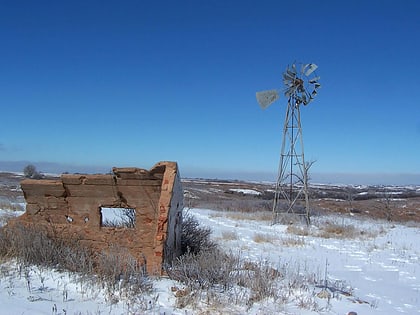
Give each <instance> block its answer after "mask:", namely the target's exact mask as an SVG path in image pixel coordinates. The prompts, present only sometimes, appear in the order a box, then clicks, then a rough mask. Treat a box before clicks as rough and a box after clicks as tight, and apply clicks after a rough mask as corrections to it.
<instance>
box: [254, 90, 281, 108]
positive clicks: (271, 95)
mask: <svg viewBox="0 0 420 315" xmlns="http://www.w3.org/2000/svg"><path fill="white" fill-rule="evenodd" d="M256 97H257V101H258V104H260V106H261V108H262V109H266V108H267V107H268V106H270V105H271V104H272V103H274V102H275V101H276V100H278V98H279V97H280V96H279V93H278V92H277V90H267V91H261V92H257V93H256Z"/></svg>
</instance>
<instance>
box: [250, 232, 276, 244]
mask: <svg viewBox="0 0 420 315" xmlns="http://www.w3.org/2000/svg"><path fill="white" fill-rule="evenodd" d="M253 240H254V242H255V243H274V242H275V240H276V238H275V237H274V236H273V235H270V234H264V233H255V234H254V238H253Z"/></svg>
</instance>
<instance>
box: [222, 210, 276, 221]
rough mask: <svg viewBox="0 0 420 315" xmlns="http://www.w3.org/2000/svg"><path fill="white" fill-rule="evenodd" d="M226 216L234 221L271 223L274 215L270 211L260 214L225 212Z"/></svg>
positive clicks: (260, 212)
mask: <svg viewBox="0 0 420 315" xmlns="http://www.w3.org/2000/svg"><path fill="white" fill-rule="evenodd" d="M224 216H225V217H226V218H229V219H232V220H250V221H271V220H272V219H273V214H272V213H271V212H269V211H258V212H230V211H229V212H225V213H224Z"/></svg>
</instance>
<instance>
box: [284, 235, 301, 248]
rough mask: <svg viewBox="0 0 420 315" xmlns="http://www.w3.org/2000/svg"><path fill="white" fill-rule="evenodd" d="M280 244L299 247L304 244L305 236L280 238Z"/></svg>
mask: <svg viewBox="0 0 420 315" xmlns="http://www.w3.org/2000/svg"><path fill="white" fill-rule="evenodd" d="M281 244H282V245H283V246H286V247H299V246H304V245H305V238H304V237H303V236H302V237H286V238H282V239H281Z"/></svg>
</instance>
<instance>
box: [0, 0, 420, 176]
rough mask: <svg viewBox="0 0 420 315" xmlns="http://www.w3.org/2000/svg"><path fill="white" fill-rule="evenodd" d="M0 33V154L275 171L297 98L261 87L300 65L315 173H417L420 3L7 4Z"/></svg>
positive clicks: (219, 172) (2, 6)
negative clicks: (307, 72) (308, 75)
mask: <svg viewBox="0 0 420 315" xmlns="http://www.w3.org/2000/svg"><path fill="white" fill-rule="evenodd" d="M0 40H1V49H0V60H1V68H0V106H1V117H2V119H1V124H0V161H22V160H24V161H31V162H33V163H35V165H36V163H38V162H53V163H61V164H66V165H80V166H86V165H88V166H89V165H90V166H100V167H102V166H103V167H105V168H107V167H112V166H138V167H143V168H150V167H151V166H153V164H154V163H155V162H157V161H160V160H173V161H177V162H178V163H179V166H180V169H181V174H182V175H184V176H202V177H213V178H214V177H219V178H220V177H230V178H235V177H237V178H244V177H245V178H246V177H247V179H258V178H257V177H259V175H258V174H265V176H268V177H270V175H267V174H275V173H276V172H277V167H278V161H279V153H280V146H281V133H282V124H283V119H284V113H285V106H286V102H287V100H286V99H285V97H283V98H281V99H280V100H279V101H278V102H277V103H275V104H274V105H273V106H271V107H270V108H268V109H267V110H265V111H263V110H261V109H260V107H259V106H258V104H257V102H256V100H255V92H256V91H260V90H265V89H271V88H282V80H281V74H282V72H283V71H284V69H285V68H286V66H287V65H288V64H290V63H292V62H294V61H301V62H304V63H309V62H314V63H316V64H318V66H319V69H318V74H319V75H320V76H321V83H322V89H321V90H320V91H319V95H318V97H317V99H316V100H315V101H314V102H313V103H311V104H310V105H309V106H307V107H304V108H302V122H303V133H304V142H305V154H306V159H307V160H316V163H315V164H314V165H313V168H312V172H313V173H314V174H324V175H325V174H326V173H328V174H332V175H334V176H335V174H337V173H344V174H353V175H354V174H356V175H357V174H360V176H361V177H360V179H361V180H360V182H363V181H364V180H367V178H368V177H366V176H368V175H369V174H372V176H379V177H378V178H379V179H378V181H380V178H381V177H380V174H388V175H384V176H394V175H395V176H400V177H399V178H400V179H401V178H402V182H404V181H406V183H412V182H410V181H417V182H416V183H417V184H420V175H419V174H420V94H419V93H420V54H419V52H420V1H416V0H405V1H397V0H395V1H387V0H381V1H379V0H378V1H306V0H302V1H264V0H263V1H244V0H242V1H231V0H224V1H199V0H197V1H1V2H0ZM378 174H379V175H378ZM416 174H417V175H419V176H417V177H416ZM406 175H407V176H408V177H406V180H405V179H404V176H406ZM261 176H262V175H261ZM337 176H338V175H337ZM363 176H365V177H363ZM401 176H402V177H401ZM274 177H275V176H274ZM274 177H273V178H272V179H273V180H274V179H275V178H274ZM362 178H363V180H362ZM407 178H410V179H407ZM328 180H329V179H326V181H328ZM334 181H340V179H339V178H338V179H337V178H335V179H334Z"/></svg>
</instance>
